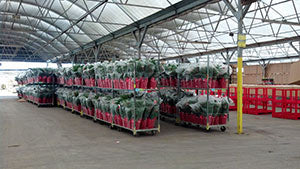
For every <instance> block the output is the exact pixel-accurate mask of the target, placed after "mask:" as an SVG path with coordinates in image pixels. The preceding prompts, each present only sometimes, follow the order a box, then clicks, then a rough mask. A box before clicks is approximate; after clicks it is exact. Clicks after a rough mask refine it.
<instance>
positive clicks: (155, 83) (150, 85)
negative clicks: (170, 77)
mask: <svg viewBox="0 0 300 169" xmlns="http://www.w3.org/2000/svg"><path fill="white" fill-rule="evenodd" d="M156 87H157V82H156V79H155V78H154V77H152V78H151V79H150V83H149V86H148V88H149V89H155V88H156Z"/></svg>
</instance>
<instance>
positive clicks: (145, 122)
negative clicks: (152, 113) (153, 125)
mask: <svg viewBox="0 0 300 169" xmlns="http://www.w3.org/2000/svg"><path fill="white" fill-rule="evenodd" d="M140 128H141V129H147V119H143V120H142V121H141V127H140Z"/></svg>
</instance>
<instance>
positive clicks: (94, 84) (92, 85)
mask: <svg viewBox="0 0 300 169" xmlns="http://www.w3.org/2000/svg"><path fill="white" fill-rule="evenodd" d="M95 86H96V81H95V78H90V87H95Z"/></svg>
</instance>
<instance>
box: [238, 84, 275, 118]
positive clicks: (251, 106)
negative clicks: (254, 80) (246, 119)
mask: <svg viewBox="0 0 300 169" xmlns="http://www.w3.org/2000/svg"><path fill="white" fill-rule="evenodd" d="M243 92H244V93H243V112H244V113H245V114H254V115H259V114H271V113H272V89H268V88H259V87H257V88H243Z"/></svg>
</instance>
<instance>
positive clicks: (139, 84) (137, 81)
mask: <svg viewBox="0 0 300 169" xmlns="http://www.w3.org/2000/svg"><path fill="white" fill-rule="evenodd" d="M135 87H136V88H141V79H140V78H135Z"/></svg>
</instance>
